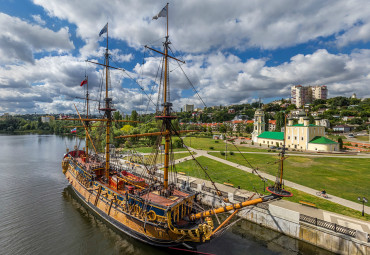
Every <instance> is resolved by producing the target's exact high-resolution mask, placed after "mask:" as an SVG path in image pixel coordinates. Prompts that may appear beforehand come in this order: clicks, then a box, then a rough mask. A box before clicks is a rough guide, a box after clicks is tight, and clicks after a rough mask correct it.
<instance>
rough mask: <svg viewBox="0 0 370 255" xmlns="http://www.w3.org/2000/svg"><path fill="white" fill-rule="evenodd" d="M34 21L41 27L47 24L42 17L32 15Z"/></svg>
mask: <svg viewBox="0 0 370 255" xmlns="http://www.w3.org/2000/svg"><path fill="white" fill-rule="evenodd" d="M31 17H32V19H33V20H34V21H35V22H36V23H37V24H39V25H41V26H45V25H46V22H45V20H43V19H42V18H41V16H40V15H31Z"/></svg>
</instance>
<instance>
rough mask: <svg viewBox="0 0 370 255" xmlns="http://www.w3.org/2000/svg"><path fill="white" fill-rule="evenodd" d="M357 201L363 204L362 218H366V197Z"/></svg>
mask: <svg viewBox="0 0 370 255" xmlns="http://www.w3.org/2000/svg"><path fill="white" fill-rule="evenodd" d="M357 200H358V201H360V202H362V216H365V203H367V202H368V201H367V199H366V197H362V198H361V197H358V198H357Z"/></svg>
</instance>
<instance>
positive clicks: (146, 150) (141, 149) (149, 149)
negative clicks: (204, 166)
mask: <svg viewBox="0 0 370 255" xmlns="http://www.w3.org/2000/svg"><path fill="white" fill-rule="evenodd" d="M132 150H134V151H137V152H141V153H152V152H153V147H137V148H132ZM173 151H175V152H176V151H187V149H186V148H177V149H173Z"/></svg>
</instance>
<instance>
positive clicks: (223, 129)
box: [219, 124, 227, 133]
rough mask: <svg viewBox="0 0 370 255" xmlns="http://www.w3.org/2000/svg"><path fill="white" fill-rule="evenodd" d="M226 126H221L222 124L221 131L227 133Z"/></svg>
mask: <svg viewBox="0 0 370 255" xmlns="http://www.w3.org/2000/svg"><path fill="white" fill-rule="evenodd" d="M226 130H227V129H226V126H225V125H224V124H222V125H221V126H220V128H219V131H220V132H221V133H226Z"/></svg>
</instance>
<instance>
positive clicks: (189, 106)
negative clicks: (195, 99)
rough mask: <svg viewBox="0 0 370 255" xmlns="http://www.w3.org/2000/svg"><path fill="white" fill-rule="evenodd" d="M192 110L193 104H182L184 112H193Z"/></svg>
mask: <svg viewBox="0 0 370 255" xmlns="http://www.w3.org/2000/svg"><path fill="white" fill-rule="evenodd" d="M193 111H194V105H193V104H186V105H185V106H184V112H193Z"/></svg>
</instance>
